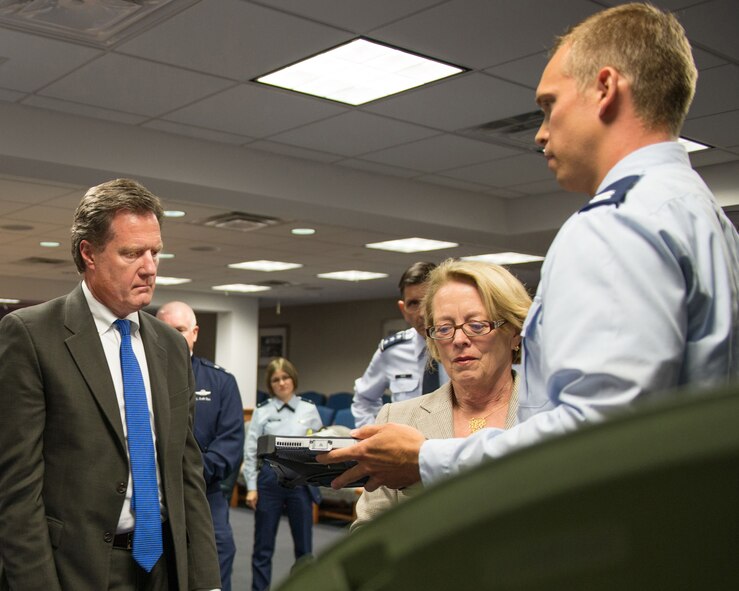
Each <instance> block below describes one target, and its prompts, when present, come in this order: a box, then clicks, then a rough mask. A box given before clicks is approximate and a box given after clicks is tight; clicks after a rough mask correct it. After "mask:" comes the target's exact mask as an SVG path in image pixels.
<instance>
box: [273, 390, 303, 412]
mask: <svg viewBox="0 0 739 591" xmlns="http://www.w3.org/2000/svg"><path fill="white" fill-rule="evenodd" d="M270 400H271V402H272V406H274V407H275V410H277V411H279V410H280V409H281V408H282V405H283V404H286V405H287V406H289V407H290V408H292V409H293V410H296V409H297V408H298V402H300V400H299V399H298V397H297V396H295V394H293V395H292V397H291V398H290V400H288V401H287V402H282V400H280V399H279V398H277V396H272V398H271V399H270Z"/></svg>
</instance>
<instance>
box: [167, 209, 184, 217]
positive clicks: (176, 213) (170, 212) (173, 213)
mask: <svg viewBox="0 0 739 591" xmlns="http://www.w3.org/2000/svg"><path fill="white" fill-rule="evenodd" d="M186 215H187V214H186V213H185V212H184V211H182V210H181V209H165V210H164V217H165V218H183V217H185V216H186Z"/></svg>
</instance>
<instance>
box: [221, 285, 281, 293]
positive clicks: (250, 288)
mask: <svg viewBox="0 0 739 591" xmlns="http://www.w3.org/2000/svg"><path fill="white" fill-rule="evenodd" d="M211 289H215V290H216V291H234V292H239V293H254V292H257V291H268V290H269V289H271V288H269V287H267V286H266V285H249V284H247V283H229V284H228V285H214V286H213V287H211Z"/></svg>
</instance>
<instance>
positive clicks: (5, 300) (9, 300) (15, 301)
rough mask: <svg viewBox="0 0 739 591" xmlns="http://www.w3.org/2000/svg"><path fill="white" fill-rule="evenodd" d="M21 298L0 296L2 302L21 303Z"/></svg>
mask: <svg viewBox="0 0 739 591" xmlns="http://www.w3.org/2000/svg"><path fill="white" fill-rule="evenodd" d="M20 303H21V301H20V300H16V299H14V298H0V304H20Z"/></svg>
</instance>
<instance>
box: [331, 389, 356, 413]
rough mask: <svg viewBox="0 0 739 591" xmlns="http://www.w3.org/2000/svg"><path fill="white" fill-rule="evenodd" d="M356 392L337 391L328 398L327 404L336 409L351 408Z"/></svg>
mask: <svg viewBox="0 0 739 591" xmlns="http://www.w3.org/2000/svg"><path fill="white" fill-rule="evenodd" d="M353 398H354V394H352V393H351V392H335V393H334V394H331V395H330V396H329V397H328V399H327V400H326V406H330V407H331V408H333V409H335V410H340V409H342V408H349V407H350V406H351V405H352V399H353Z"/></svg>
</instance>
